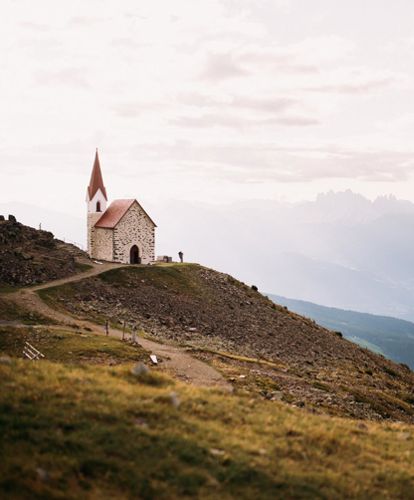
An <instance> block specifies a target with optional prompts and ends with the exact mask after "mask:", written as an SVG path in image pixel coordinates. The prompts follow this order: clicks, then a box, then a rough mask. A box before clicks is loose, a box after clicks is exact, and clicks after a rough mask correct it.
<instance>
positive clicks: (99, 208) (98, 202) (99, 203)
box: [96, 201, 102, 212]
mask: <svg viewBox="0 0 414 500" xmlns="http://www.w3.org/2000/svg"><path fill="white" fill-rule="evenodd" d="M96 211H97V212H102V210H101V202H100V201H97V202H96Z"/></svg>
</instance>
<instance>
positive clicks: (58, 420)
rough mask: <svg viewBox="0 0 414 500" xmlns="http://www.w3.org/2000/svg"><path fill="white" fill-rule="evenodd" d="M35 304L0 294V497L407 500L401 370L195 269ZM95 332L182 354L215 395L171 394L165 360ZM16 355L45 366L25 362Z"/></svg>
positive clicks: (123, 278) (408, 399) (134, 269)
mask: <svg viewBox="0 0 414 500" xmlns="http://www.w3.org/2000/svg"><path fill="white" fill-rule="evenodd" d="M97 267H98V266H97ZM38 293H39V295H40V296H41V297H42V298H43V299H44V300H45V301H46V302H47V304H48V305H49V308H48V307H41V308H39V309H36V307H38V306H39V302H38V301H37V302H36V301H31V300H22V301H21V302H19V298H23V297H25V298H26V299H27V298H30V296H32V298H35V295H34V292H30V291H24V292H19V293H16V294H10V293H5V294H2V295H0V380H1V381H2V387H1V391H0V450H1V454H2V457H5V458H3V460H1V461H0V498H7V499H9V498H10V499H15V498H19V499H20V498H34V499H36V498H39V499H40V498H42V499H43V498H65V499H66V498H68V499H71V498H73V499H77V498H89V499H95V498H100V499H101V498H102V499H105V498H108V499H109V498H148V499H149V498H160V499H163V498H165V499H174V498H212V499H213V498H214V499H215V498H223V499H226V498H235V497H239V498H254V497H257V498H260V499H262V498H263V499H267V498H269V499H275V498H326V499H328V498H361V499H365V498H408V497H409V496H410V495H411V492H412V491H413V488H414V479H413V478H414V454H413V453H412V449H413V448H412V443H413V438H414V431H413V427H412V423H413V421H414V405H413V403H414V398H413V395H412V387H413V383H414V375H413V373H412V372H411V371H410V370H408V369H407V368H406V367H404V366H400V365H398V364H395V363H393V362H391V361H389V360H386V359H384V358H383V357H381V356H378V355H376V354H374V353H372V352H370V351H368V350H366V349H362V348H360V347H358V346H357V345H355V344H353V343H352V342H349V341H347V340H346V339H344V338H342V337H340V336H338V335H337V334H335V333H333V332H332V331H329V330H326V329H325V328H323V327H321V326H319V325H317V324H316V323H315V322H314V321H312V320H310V319H306V318H303V317H301V316H299V315H297V314H295V313H293V312H291V311H288V310H286V309H285V308H284V307H282V306H278V305H275V304H274V303H272V302H271V301H270V300H269V299H267V298H266V297H264V296H263V295H261V294H260V293H259V292H258V291H257V290H254V289H252V288H250V287H248V286H246V285H245V284H243V283H240V282H238V281H237V280H235V279H234V278H232V277H231V276H228V275H225V274H222V273H217V272H215V271H213V270H211V269H206V268H204V267H202V266H198V265H190V264H185V265H180V264H176V265H159V266H127V267H124V268H116V269H112V270H110V271H106V272H102V273H101V274H99V275H98V276H92V277H91V276H90V275H88V277H85V278H84V279H81V280H79V281H73V282H70V283H66V284H64V285H61V286H58V287H56V286H55V287H52V288H47V289H43V290H40V291H38ZM31 304H32V305H31ZM56 311H60V314H56ZM52 313H55V314H52ZM62 313H64V314H62ZM68 314H69V315H70V316H69V318H68V319H69V320H70V321H68V322H67V323H63V319H62V318H67V315H68ZM106 320H110V323H111V325H112V327H115V326H118V327H119V326H120V323H121V322H123V321H126V322H127V330H130V329H132V328H134V327H135V328H136V329H137V330H138V331H139V332H140V334H141V335H142V336H145V337H147V338H152V339H156V340H157V341H158V342H165V343H172V344H174V345H176V346H181V347H180V349H181V351H182V352H185V354H186V356H188V355H189V354H191V355H192V357H193V358H198V360H201V361H203V362H204V363H207V364H209V365H211V366H210V367H209V368H210V369H211V367H213V368H215V369H216V370H217V371H219V372H220V373H221V374H222V376H223V377H224V378H225V380H226V387H224V386H218V385H216V387H212V388H211V387H208V388H207V387H198V386H195V385H192V384H189V383H184V382H183V381H182V380H186V379H185V377H184V378H183V379H182V380H181V379H180V380H179V379H178V378H177V376H176V374H175V372H174V371H173V370H171V371H169V370H168V366H167V365H168V363H169V358H168V355H167V354H161V355H160V357H159V364H158V365H157V366H149V364H150V363H149V354H150V352H147V351H145V349H144V348H143V347H142V346H140V345H132V344H128V343H125V342H122V341H121V340H119V339H118V338H115V337H110V336H109V337H106V336H101V335H96V334H94V332H95V331H99V332H103V329H102V327H101V326H99V327H97V326H96V325H102V323H103V322H105V321H106ZM91 327H93V328H91ZM25 341H29V342H31V343H32V344H34V345H35V346H36V347H37V348H38V349H40V350H41V351H42V352H43V353H44V354H45V355H46V359H45V360H42V361H38V362H30V361H25V360H23V359H22V349H23V345H24V342H25ZM140 342H141V344H142V345H145V342H144V340H143V339H141V340H140ZM149 344H151V342H150V343H149ZM164 352H165V351H164ZM191 362H194V359H192V360H191V358H190V360H189V361H188V358H187V362H186V367H187V368H188V369H189V370H191ZM143 365H144V366H145V365H146V366H147V369H143V368H142V366H143ZM228 386H230V389H231V392H228ZM349 417H352V418H349Z"/></svg>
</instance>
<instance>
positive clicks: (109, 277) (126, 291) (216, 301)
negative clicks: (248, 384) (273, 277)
mask: <svg viewBox="0 0 414 500" xmlns="http://www.w3.org/2000/svg"><path fill="white" fill-rule="evenodd" d="M40 293H41V296H42V297H43V298H44V299H45V300H47V301H48V302H49V304H52V305H53V306H54V307H55V308H58V309H59V308H60V309H64V310H66V311H69V312H71V313H72V314H73V315H79V314H81V315H83V316H85V317H89V318H94V319H95V321H97V322H103V321H105V320H106V319H110V320H111V321H112V322H114V323H117V324H119V323H121V322H123V321H127V322H129V324H135V325H136V326H137V327H139V328H140V329H142V330H143V331H145V332H147V333H149V334H150V335H152V336H153V337H155V338H157V339H160V340H163V341H175V342H178V343H181V344H185V345H187V346H188V347H191V348H193V349H196V350H198V351H199V352H200V353H203V354H200V356H204V359H208V356H209V354H208V353H210V354H211V353H216V354H217V352H219V353H222V354H223V351H225V353H227V354H230V355H233V358H231V356H226V355H224V356H222V355H220V354H219V355H218V357H217V356H216V358H215V359H210V361H211V362H212V363H217V364H218V365H220V363H221V361H223V360H227V361H228V363H227V366H221V369H222V370H223V371H225V372H226V371H227V372H228V370H229V366H230V365H233V366H234V365H235V364H237V363H238V364H239V367H244V369H245V373H246V375H244V376H243V377H247V378H246V380H250V378H249V377H250V375H251V374H253V375H254V379H255V380H253V381H252V383H253V384H256V385H257V380H258V379H261V380H262V381H263V380H266V384H267V385H266V384H265V385H266V387H265V389H264V397H268V396H269V394H268V392H269V391H270V389H271V391H270V397H273V396H274V397H280V398H282V399H283V400H285V401H288V402H291V403H294V404H295V405H297V406H306V407H308V408H309V409H310V410H312V411H325V412H329V413H333V414H338V415H349V416H354V417H359V418H372V419H384V418H392V419H396V420H405V421H410V422H411V421H414V407H413V405H412V403H413V401H414V397H413V395H412V386H413V383H414V375H413V373H412V372H411V371H410V370H409V369H408V368H407V367H404V366H400V365H397V364H395V363H392V362H391V361H388V360H386V359H384V358H383V357H381V356H378V355H376V354H374V353H372V352H370V351H368V350H366V349H362V348H361V347H359V346H357V345H356V344H353V343H352V342H349V341H347V340H345V339H343V338H341V337H340V336H338V335H336V334H335V333H333V332H331V331H329V330H326V329H325V328H323V327H320V326H318V325H317V324H316V323H315V322H313V321H311V320H309V319H306V318H303V317H301V316H299V315H297V314H294V313H292V312H290V311H287V310H286V309H285V308H283V307H281V306H276V305H275V304H274V303H272V302H271V301H270V300H269V299H267V298H266V297H264V296H262V295H261V294H260V293H258V292H257V291H255V290H252V289H250V288H249V287H247V286H246V285H243V284H242V283H240V282H238V281H237V280H235V279H234V278H232V277H230V276H228V275H226V274H222V273H218V272H215V271H212V270H210V269H206V268H203V267H201V266H198V265H166V266H138V267H128V268H122V269H115V270H112V271H109V272H106V273H103V274H101V275H99V276H97V277H94V278H90V279H87V280H82V281H80V282H76V283H70V284H67V285H65V286H62V287H58V288H53V289H49V290H44V291H42V292H40ZM235 355H239V359H237V356H235ZM240 356H243V357H244V358H245V357H250V358H251V359H249V360H247V361H246V359H244V358H240ZM235 358H236V359H235ZM220 360H221V361H220ZM254 360H256V362H253V361H254ZM266 362H267V363H266ZM246 363H247V365H246ZM247 366H248V368H247ZM218 367H219V368H220V366H218ZM275 391H276V393H278V394H277V395H275V394H273V393H274V392H275ZM279 393H280V394H279ZM272 394H273V396H272Z"/></svg>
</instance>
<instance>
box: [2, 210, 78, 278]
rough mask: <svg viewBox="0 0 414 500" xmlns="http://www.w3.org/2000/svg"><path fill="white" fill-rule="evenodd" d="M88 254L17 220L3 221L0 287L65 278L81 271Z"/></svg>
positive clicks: (11, 217) (10, 217) (50, 234)
mask: <svg viewBox="0 0 414 500" xmlns="http://www.w3.org/2000/svg"><path fill="white" fill-rule="evenodd" d="M81 258H82V259H86V258H87V257H86V254H85V253H84V252H82V251H81V250H80V249H78V248H76V247H75V246H73V245H68V244H66V243H63V242H62V241H59V240H57V239H55V238H54V236H53V234H52V233H50V232H48V231H40V230H37V229H33V228H31V227H28V226H24V225H23V224H20V223H18V222H16V221H15V218H14V217H13V216H9V220H7V221H6V220H2V221H1V220H0V286H4V285H10V286H27V285H34V284H37V283H43V282H46V281H50V280H54V279H58V278H64V277H66V276H70V275H72V274H75V273H77V272H78V271H79V265H78V263H77V259H81Z"/></svg>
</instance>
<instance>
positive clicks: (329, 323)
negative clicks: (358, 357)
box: [269, 294, 414, 369]
mask: <svg viewBox="0 0 414 500" xmlns="http://www.w3.org/2000/svg"><path fill="white" fill-rule="evenodd" d="M269 297H270V298H271V299H272V300H273V301H274V302H275V303H277V304H281V305H284V306H287V307H288V308H289V309H290V310H292V311H294V312H296V313H298V314H301V315H303V316H306V317H308V318H311V319H313V320H315V321H316V322H317V323H319V324H320V325H322V326H324V327H326V328H329V329H331V330H336V331H340V332H342V333H343V334H344V336H345V337H346V338H347V339H349V340H352V341H353V342H356V343H357V344H359V345H362V346H363V347H369V348H370V349H371V350H374V351H375V352H379V353H381V354H383V355H384V356H386V357H387V358H390V359H393V360H394V361H396V362H398V363H406V364H407V365H408V366H410V368H411V369H413V368H414V323H411V322H410V321H405V320H402V319H398V318H391V317H389V316H377V315H374V314H367V313H361V312H356V311H347V310H344V309H338V308H335V307H326V306H321V305H318V304H314V303H312V302H306V301H303V300H295V299H288V298H286V297H281V296H279V295H272V294H270V295H269Z"/></svg>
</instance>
